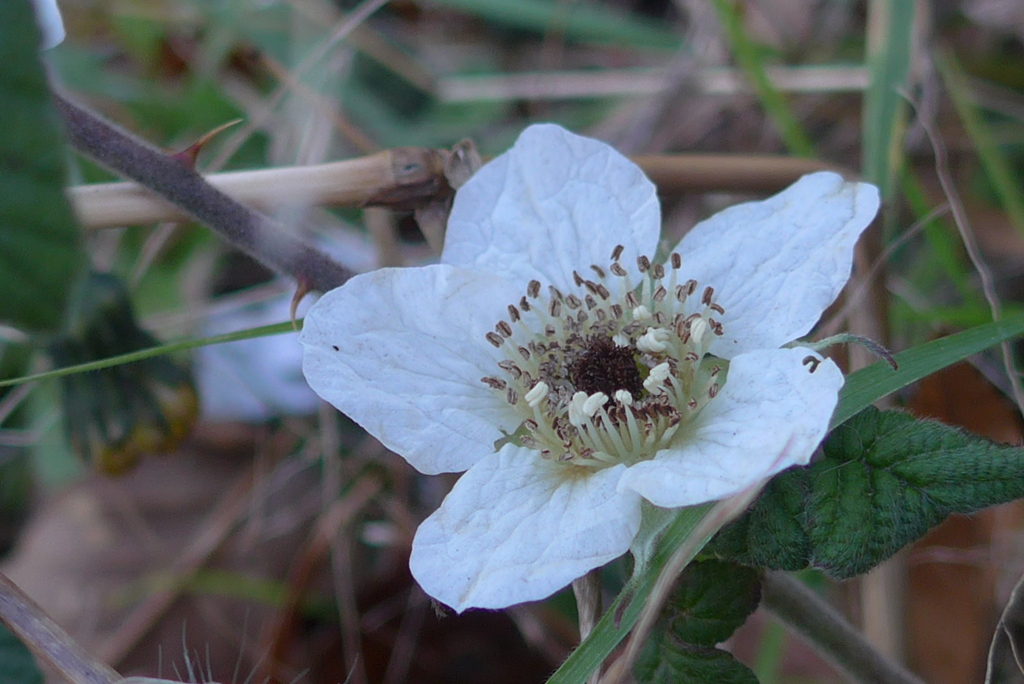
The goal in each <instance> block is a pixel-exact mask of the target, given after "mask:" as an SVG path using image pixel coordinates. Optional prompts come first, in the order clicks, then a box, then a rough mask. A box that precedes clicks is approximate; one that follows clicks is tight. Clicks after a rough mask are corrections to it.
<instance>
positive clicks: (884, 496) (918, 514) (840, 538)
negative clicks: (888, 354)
mask: <svg viewBox="0 0 1024 684" xmlns="http://www.w3.org/2000/svg"><path fill="white" fill-rule="evenodd" d="M824 452H825V457H824V458H822V459H820V460H818V461H815V462H814V463H813V464H812V465H810V466H809V467H807V468H797V469H793V470H789V471H787V472H785V473H783V474H782V475H780V476H779V477H778V478H776V482H774V483H773V486H772V487H771V488H769V489H766V490H765V492H764V493H763V494H762V496H761V498H760V499H759V500H758V501H757V503H756V504H755V505H754V507H753V508H752V510H751V511H749V512H748V513H746V514H745V515H744V516H743V518H741V519H740V520H737V521H736V522H734V523H733V524H732V525H731V526H730V527H728V528H726V529H725V530H723V532H722V540H721V542H719V540H715V542H714V543H713V544H712V545H711V546H710V547H709V552H711V553H714V554H716V555H718V556H720V557H723V558H730V559H733V560H736V561H738V562H742V563H750V564H752V565H755V566H759V567H765V568H772V569H795V568H796V566H797V565H807V564H810V565H812V566H814V567H817V568H819V569H821V570H823V571H824V572H825V573H826V574H828V575H830V576H831V577H835V578H846V577H852V576H854V575H859V574H861V573H864V572H867V571H868V570H870V569H871V568H873V567H874V566H875V565H878V564H879V563H881V562H882V561H884V560H885V559H886V558H888V557H889V556H891V555H892V554H894V553H896V551H898V550H899V549H900V548H902V547H903V546H905V545H906V544H908V543H910V542H912V541H914V540H915V539H918V538H919V537H921V536H922V535H924V533H925V532H927V531H928V530H929V529H930V528H931V527H934V526H935V525H937V524H939V523H940V522H942V520H944V519H945V518H946V516H948V515H950V514H951V513H973V512H975V511H978V510H980V509H982V508H986V507H988V506H992V505H995V504H999V503H1005V502H1007V501H1012V500H1014V499H1017V498H1020V497H1022V496H1024V450H1021V449H1020V448H1018V447H1011V446H1001V445H998V444H994V443H992V442H989V441H988V440H985V439H982V438H980V437H977V436H974V435H970V434H968V433H966V432H964V431H962V430H959V429H957V428H953V427H949V426H947V425H942V424H941V423H937V422H934V421H924V420H917V419H915V418H914V417H913V416H910V415H908V414H905V413H901V412H898V411H887V412H882V411H878V410H877V409H874V408H868V409H866V410H864V411H863V412H861V413H859V414H858V415H857V416H855V417H854V418H853V419H851V420H850V421H848V422H847V423H845V424H844V425H843V426H841V427H839V428H837V429H836V430H835V431H834V432H833V433H832V435H831V436H830V437H829V438H828V440H827V441H826V442H825V446H824ZM801 489H804V490H805V491H806V494H805V495H804V498H803V500H802V502H800V503H799V505H797V506H794V503H795V502H794V501H793V499H792V497H793V496H794V493H796V492H799V491H800V490H801ZM787 497H789V498H787ZM769 511H774V513H773V514H769V513H768V512H769ZM771 515H774V516H777V517H780V518H785V517H786V516H788V517H789V521H788V523H787V524H776V526H775V527H774V528H772V529H767V526H766V525H765V524H764V523H763V520H764V519H765V518H766V517H768V518H770V517H771ZM759 526H760V527H759ZM808 545H809V546H808ZM790 546H792V547H793V548H799V549H800V554H799V555H803V554H806V556H805V557H804V558H803V559H800V558H798V557H797V554H794V552H793V549H792V548H789V547H790Z"/></svg>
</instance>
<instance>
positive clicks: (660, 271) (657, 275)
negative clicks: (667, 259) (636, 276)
mask: <svg viewBox="0 0 1024 684" xmlns="http://www.w3.org/2000/svg"><path fill="white" fill-rule="evenodd" d="M651 277H652V278H654V279H655V280H661V279H662V278H664V277H665V267H664V266H662V265H661V264H651Z"/></svg>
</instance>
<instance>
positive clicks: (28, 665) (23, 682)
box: [0, 625, 43, 684]
mask: <svg viewBox="0 0 1024 684" xmlns="http://www.w3.org/2000/svg"><path fill="white" fill-rule="evenodd" d="M0 682H3V683H4V684H43V675H42V673H41V672H40V671H39V668H38V667H36V661H35V658H33V657H32V653H31V652H30V651H29V650H28V648H26V647H25V644H23V643H21V642H20V641H19V640H18V637H16V636H14V635H13V634H11V633H10V632H9V631H8V630H7V628H6V627H4V626H3V625H0Z"/></svg>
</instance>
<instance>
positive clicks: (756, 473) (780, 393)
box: [619, 348, 843, 508]
mask: <svg viewBox="0 0 1024 684" xmlns="http://www.w3.org/2000/svg"><path fill="white" fill-rule="evenodd" d="M808 356H813V357H814V358H816V359H820V358H821V357H819V356H818V355H817V354H815V353H814V352H812V351H810V350H809V349H802V348H795V349H774V350H760V351H756V352H751V353H749V354H741V355H740V356H737V357H736V358H734V359H733V360H732V362H731V364H730V366H729V375H728V378H727V379H726V382H725V385H724V386H723V387H722V389H721V391H720V392H719V394H718V396H717V397H715V398H714V399H712V400H711V401H710V402H709V403H708V405H707V406H705V407H704V409H703V410H702V411H701V413H700V415H699V416H698V417H697V420H696V421H694V422H695V424H694V425H693V426H692V427H690V428H689V429H688V430H687V432H686V433H685V434H684V433H683V431H680V433H679V434H677V435H676V440H675V442H676V444H678V445H679V446H678V447H676V448H673V449H666V450H664V451H661V452H659V453H658V455H657V456H655V458H654V459H653V460H650V461H644V462H641V463H638V464H636V465H634V466H632V467H631V468H630V469H629V470H628V471H627V472H626V474H625V475H623V477H622V480H621V482H620V484H619V486H620V487H628V488H631V489H633V490H635V491H637V492H639V493H640V495H641V496H643V497H644V498H645V499H647V500H648V501H650V502H651V503H653V504H655V505H657V506H662V507H666V508H674V507H676V506H690V505H693V504H698V503H703V502H705V501H714V500H717V499H722V498H725V497H727V496H730V495H732V494H735V493H737V492H739V491H741V490H743V489H745V488H746V487H749V486H750V485H752V484H754V483H755V482H757V481H759V480H761V479H763V478H766V477H768V476H770V475H774V474H775V473H778V472H780V471H782V470H785V469H786V468H788V467H790V466H792V465H804V464H806V463H807V462H808V461H809V460H810V458H811V455H812V454H813V453H814V450H815V449H816V448H817V447H818V443H819V442H821V440H822V439H823V438H824V436H825V432H826V431H827V429H828V422H829V419H830V418H831V417H832V410H833V409H834V408H835V405H836V401H837V398H838V394H839V388H840V387H842V386H843V374H842V373H841V372H840V370H839V368H838V367H836V365H835V364H834V363H832V361H831V360H828V359H825V360H823V361H821V362H820V363H819V364H818V367H817V369H815V370H814V372H813V373H812V372H811V366H805V365H804V363H803V361H804V359H806V358H807V357H808Z"/></svg>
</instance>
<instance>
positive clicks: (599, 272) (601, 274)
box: [590, 264, 605, 278]
mask: <svg viewBox="0 0 1024 684" xmlns="http://www.w3.org/2000/svg"><path fill="white" fill-rule="evenodd" d="M590 269H591V270H592V271H593V272H594V273H596V274H597V277H598V278H604V277H605V275H604V269H603V268H601V267H600V266H598V265H597V264H590Z"/></svg>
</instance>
